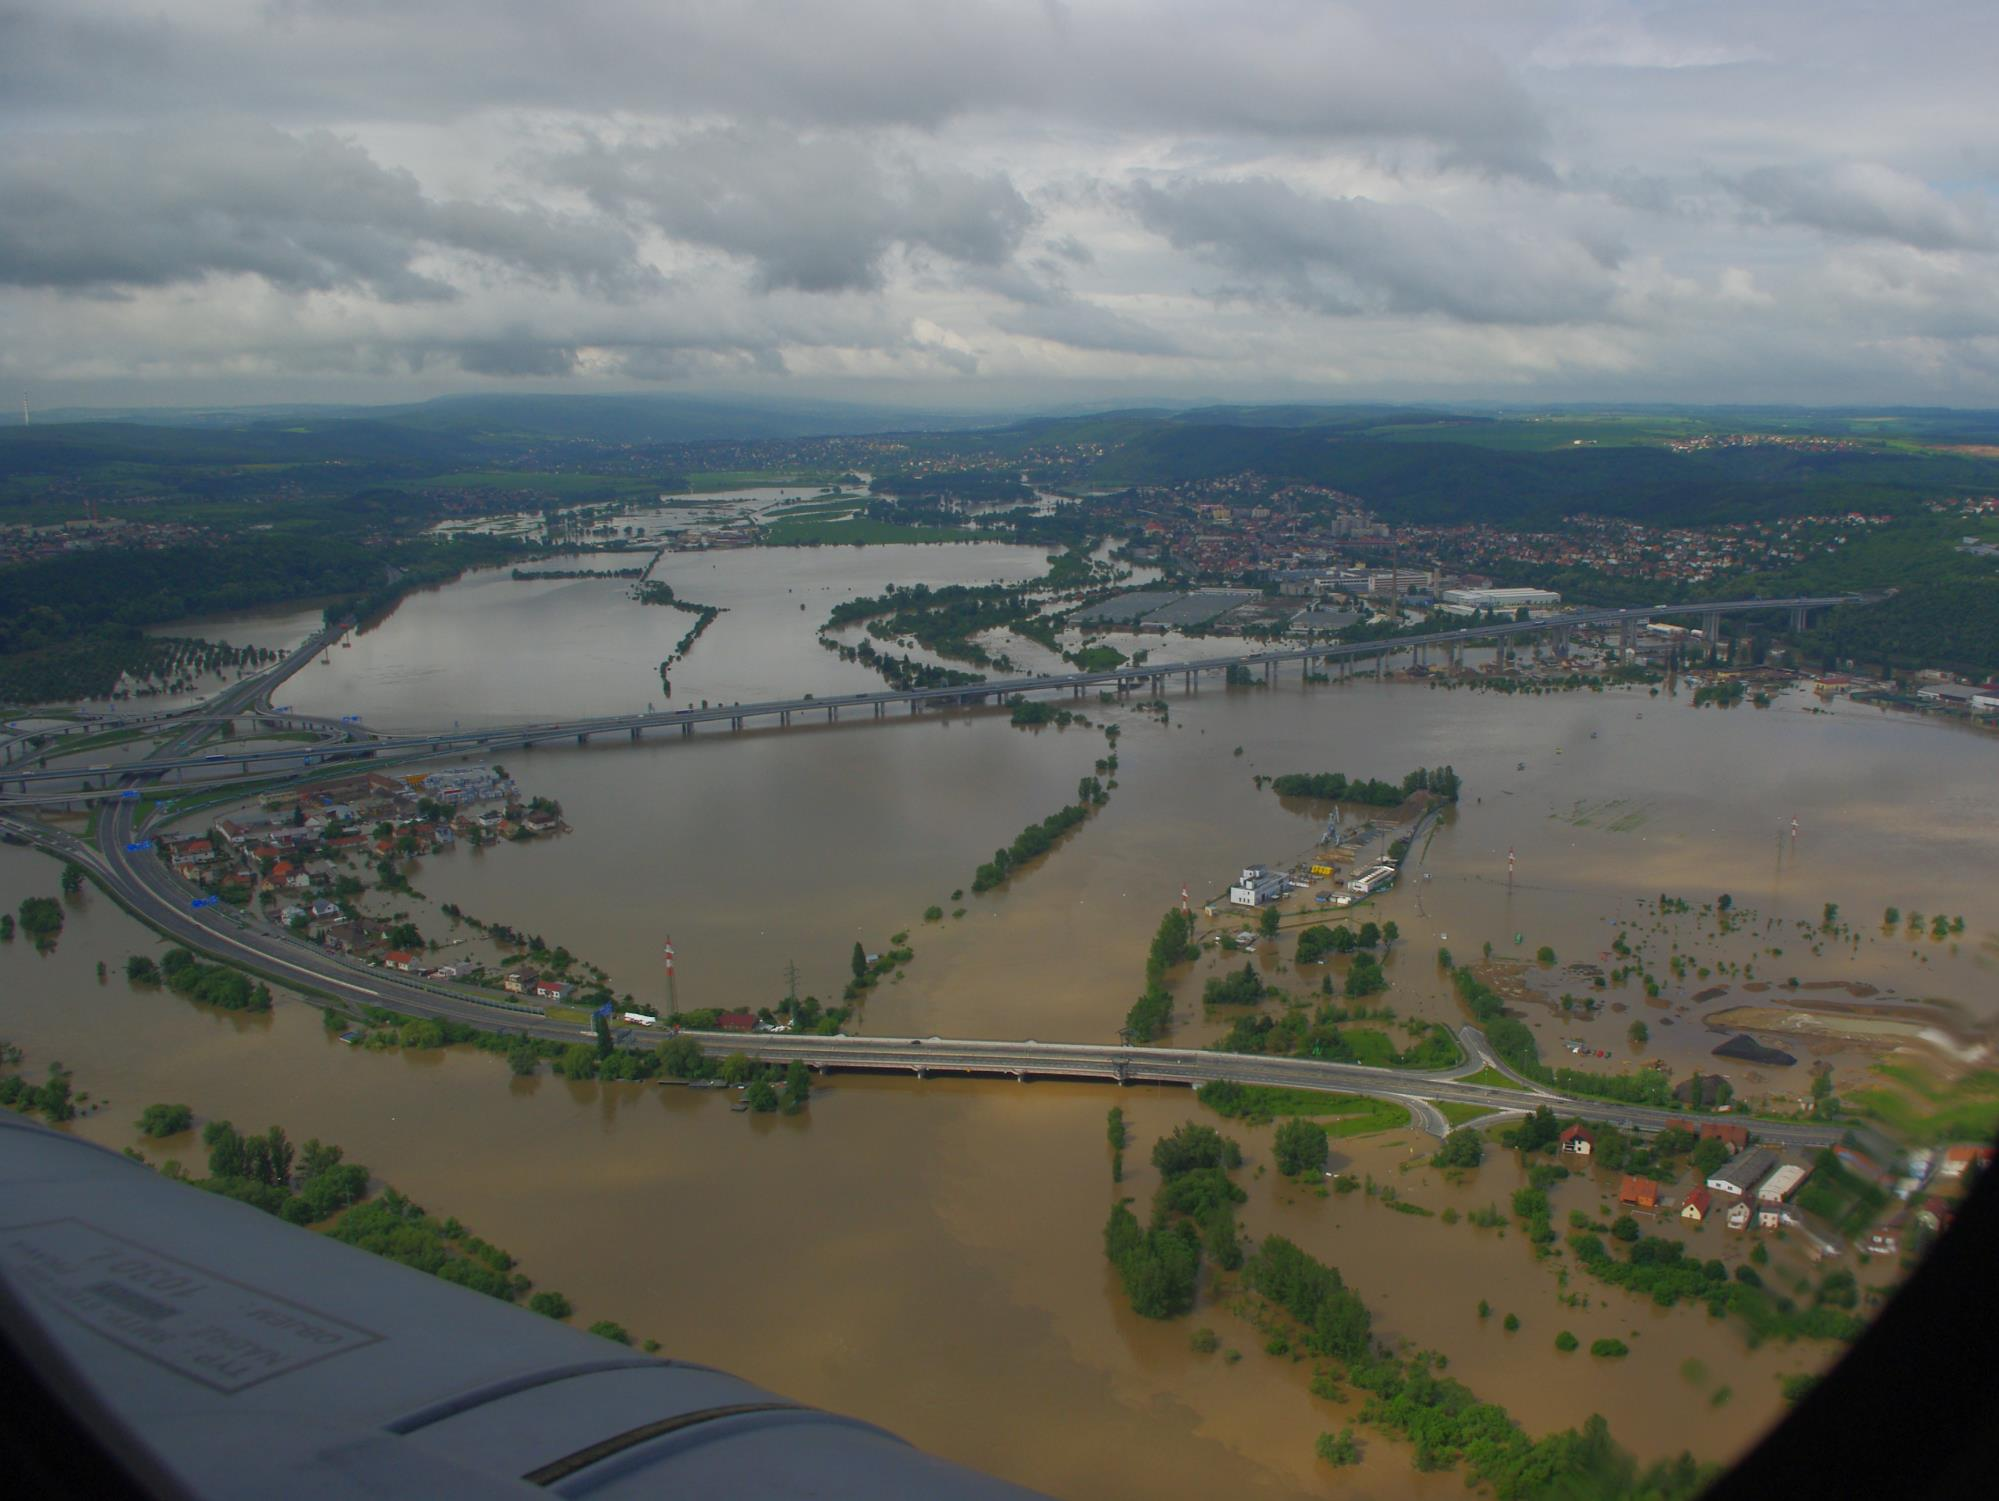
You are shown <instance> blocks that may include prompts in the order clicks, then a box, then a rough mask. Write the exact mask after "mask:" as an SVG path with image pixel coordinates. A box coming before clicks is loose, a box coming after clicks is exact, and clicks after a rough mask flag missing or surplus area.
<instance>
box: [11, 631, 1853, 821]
mask: <svg viewBox="0 0 1999 1501" xmlns="http://www.w3.org/2000/svg"><path fill="white" fill-rule="evenodd" d="M1864 602H1865V598H1864V596H1861V595H1853V594H1842V595H1811V596H1805V595H1798V596H1787V597H1785V598H1781V599H1734V600H1709V601H1704V602H1702V603H1700V604H1688V605H1654V606H1651V607H1649V608H1642V609H1640V608H1632V609H1607V610H1577V611H1570V612H1568V613H1566V614H1561V615H1550V616H1545V617H1543V618H1542V619H1539V620H1505V621H1490V622H1477V623H1474V624H1472V625H1468V626H1465V627H1462V628H1459V629H1456V630H1445V631H1432V632H1426V633H1424V634H1421V635H1416V636H1396V637H1387V638H1383V639H1381V640H1378V641H1356V642H1341V643H1327V644H1313V645H1306V646H1300V647H1286V648H1281V649H1277V650H1271V651H1255V652H1236V653H1232V654H1229V655H1226V656H1214V657H1201V658H1191V659H1187V660H1184V661H1177V662H1146V663H1144V664H1143V665H1141V666H1132V665H1129V664H1128V665H1126V666H1124V667H1121V668H1116V669H1113V670H1111V671H1108V672H1061V673H1044V674H1039V675H1035V676H1029V677H1016V678H1003V679H999V680H995V681H990V682H984V683H975V684H970V685H966V686H960V687H949V688H890V689H883V690H880V691H877V692H872V693H850V694H843V695H839V696H836V697H831V698H821V697H817V696H815V695H812V694H806V695H804V696H802V697H798V698H788V699H771V700H766V701H763V702H760V703H749V704H742V703H736V704H703V705H701V706H699V707H694V708H685V709H665V710H658V711H653V710H648V711H646V712H644V713H634V714H608V715H598V716H594V717H590V718H583V719H572V720H561V721H551V722H546V723H537V724H514V725H498V726H488V727H485V728H476V727H475V728H472V729H452V730H437V731H428V732H417V733H407V734H386V733H380V732H375V731H371V730H368V729H367V728H366V727H365V726H361V725H359V724H358V722H354V721H339V722H335V721H330V720H327V719H325V718H311V717H307V716H299V715H289V714H287V713H281V712H279V711H277V710H272V709H269V708H268V707H267V705H268V695H269V693H270V692H271V690H272V689H273V688H275V687H276V685H277V684H278V683H281V682H283V681H284V679H285V678H286V677H288V676H289V675H290V674H291V673H292V672H294V671H296V670H297V668H298V667H299V666H301V665H303V663H304V662H305V661H307V660H310V658H311V656H312V654H313V652H314V651H316V650H318V649H319V642H318V641H317V639H315V640H314V641H313V642H309V643H308V644H307V646H306V647H304V648H301V650H300V651H298V652H294V653H293V654H292V656H291V657H289V658H287V659H286V660H285V661H284V662H282V663H280V664H279V665H278V666H277V667H275V668H273V669H271V671H270V672H268V673H266V674H264V675H262V676H260V677H258V678H248V679H245V680H244V682H243V683H242V684H238V685H235V686H234V687H232V689H231V690H230V694H229V695H227V696H226V697H229V698H232V699H236V700H238V701H239V702H240V703H243V704H255V705H263V706H264V707H259V708H258V715H259V718H260V720H261V721H262V722H263V723H264V724H265V726H266V727H268V728H271V729H278V730H283V729H286V728H291V727H294V726H298V727H308V728H312V729H315V730H318V731H320V732H321V733H322V735H323V736H324V737H325V738H323V739H322V740H321V741H319V742H317V743H312V744H303V743H300V744H290V745H283V746H261V747H254V748H253V747H249V746H245V747H243V748H241V749H240V750H233V751H218V750H215V749H213V748H209V749H206V750H201V749H197V748H195V747H194V746H193V745H192V744H190V745H187V746H184V747H180V748H178V749H170V750H168V751H163V752H161V753H159V754H156V755H153V756H149V757H147V758H145V759H143V760H137V761H129V762H126V763H124V764H122V765H117V766H111V767H107V768H105V770H104V771H103V772H102V773H99V774H98V775H99V780H100V784H101V785H100V787H99V788H97V789H95V790H97V791H100V792H101V791H103V790H105V789H106V788H107V787H108V785H109V784H110V782H111V781H112V780H114V779H119V780H122V779H126V778H156V777H161V776H168V775H172V776H176V777H184V776H185V775H186V773H188V772H189V771H195V772H204V771H206V772H216V771H218V770H226V769H228V768H234V769H235V770H236V772H237V774H238V775H243V776H248V775H250V774H252V773H253V772H255V771H267V772H292V771H297V770H299V769H301V768H304V767H317V766H323V765H326V764H329V763H333V762H337V761H343V760H353V759H367V758H375V757H406V756H424V755H456V754H463V753H472V754H481V753H487V752H495V751H502V750H513V749H517V748H521V747H526V746H536V745H553V744H560V743H563V742H569V741H573V742H575V743H577V744H587V743H588V742H589V741H591V740H592V739H595V738H598V737H601V736H617V735H624V736H626V737H628V738H629V739H631V740H634V741H636V740H640V739H643V738H644V737H645V736H646V735H647V734H648V733H677V734H679V735H682V736H691V735H693V734H695V733H696V732H697V730H699V729H701V728H703V727H708V728H723V727H726V728H727V729H730V730H742V729H744V728H746V727H748V726H749V725H751V724H752V723H753V722H762V723H765V724H769V723H772V722H775V723H776V724H777V725H779V726H789V725H791V724H792V723H793V722H794V721H795V720H799V721H809V720H818V719H820V718H822V717H823V719H824V720H825V721H826V722H829V723H830V722H838V721H839V720H840V718H841V716H842V715H847V716H851V717H862V716H865V717H867V718H869V719H876V720H879V719H886V718H888V717H890V715H891V713H892V712H894V711H897V710H900V711H902V712H903V713H905V714H910V715H914V714H921V713H923V712H924V711H925V710H929V709H949V708H962V707H966V706H973V705H981V704H998V703H1007V702H1010V701H1012V700H1014V699H1017V698H1018V699H1027V698H1033V697H1045V696H1051V695H1052V696H1059V695H1062V694H1068V695H1069V696H1070V697H1072V698H1077V699H1080V698H1082V697H1083V696H1084V695H1085V694H1086V693H1088V692H1090V691H1091V690H1092V689H1095V690H1097V691H1100V692H1102V691H1109V692H1115V693H1117V694H1119V695H1126V694H1130V693H1134V692H1145V693H1149V694H1151V695H1152V696H1154V697H1158V696H1160V695H1162V694H1164V693H1165V692H1166V691H1167V688H1168V686H1169V685H1171V684H1174V683H1176V682H1177V683H1178V684H1179V685H1180V686H1182V687H1183V688H1184V690H1185V691H1187V692H1190V693H1191V692H1193V691H1195V689H1196V688H1197V687H1198V685H1199V683H1200V681H1201V680H1202V679H1203V678H1204V677H1209V676H1215V675H1220V676H1223V677H1226V676H1227V674H1228V673H1229V672H1230V671H1231V670H1232V669H1235V670H1240V671H1244V672H1255V673H1260V674H1261V675H1262V677H1263V680H1264V681H1265V682H1266V683H1274V682H1276V680H1277V676H1278V673H1279V671H1280V670H1281V669H1283V668H1285V667H1291V666H1295V667H1298V668H1299V669H1300V671H1301V673H1303V674H1305V675H1307V676H1309V675H1311V674H1313V673H1314V672H1317V671H1322V670H1323V671H1329V672H1338V673H1340V674H1342V675H1347V674H1351V673H1353V672H1354V671H1355V670H1356V669H1357V668H1358V669H1359V670H1361V671H1363V672H1364V671H1365V670H1366V669H1367V668H1368V667H1369V666H1372V668H1373V670H1374V671H1375V673H1376V674H1377V675H1382V674H1385V673H1386V671H1387V663H1388V659H1389V658H1390V657H1393V656H1400V655H1403V654H1405V653H1407V654H1409V655H1410V656H1412V657H1413V659H1414V660H1415V662H1416V663H1417V664H1418V665H1422V664H1425V663H1427V662H1428V661H1430V660H1431V659H1432V658H1433V656H1441V657H1442V658H1444V659H1446V660H1449V661H1452V662H1457V661H1461V660H1462V655H1463V652H1464V650H1465V648H1466V647H1467V646H1470V645H1474V644H1477V643H1482V642H1496V643H1498V644H1499V645H1500V646H1502V647H1505V646H1508V645H1510V644H1512V643H1514V642H1516V641H1523V640H1532V639H1537V638H1540V637H1547V638H1548V639H1549V640H1550V642H1551V644H1552V645H1553V648H1554V651H1555V653H1556V655H1557V656H1558V657H1559V656H1564V655H1566V654H1567V652H1568V649H1569V643H1570V640H1571V638H1572V637H1573V636H1574V635H1575V633H1576V632H1578V631H1601V632H1606V633H1608V632H1610V631H1616V632H1617V633H1618V638H1619V641H1620V643H1621V644H1622V645H1625V646H1628V645H1629V644H1630V642H1631V640H1632V639H1633V637H1634V635H1635V633H1636V632H1637V631H1638V630H1639V629H1640V628H1642V627H1643V626H1644V625H1646V624H1647V623H1649V622H1650V621H1652V620H1654V619H1656V618H1659V617H1663V616H1681V617H1693V618H1697V619H1699V620H1700V621H1701V622H1702V628H1703V629H1704V630H1705V631H1706V632H1707V633H1708V634H1707V639H1709V640H1712V639H1714V632H1715V631H1717V630H1718V629H1719V625H1720V621H1721V619H1722V617H1724V616H1729V615H1741V614H1747V613H1751V612H1760V611H1778V612H1782V613H1784V614H1786V615H1787V616H1788V617H1789V620H1790V624H1791V625H1792V627H1793V628H1794V629H1800V628H1802V627H1803V626H1804V624H1805V623H1806V622H1807V621H1808V620H1809V618H1810V616H1811V614H1812V612H1814V611H1816V610H1825V609H1830V608H1832V607H1834V606H1836V605H1842V604H1857V603H1864ZM237 706H238V704H237V703H224V702H221V701H218V702H217V703H215V704H211V705H208V706H206V707H205V709H204V710H203V716H204V717H207V718H211V719H212V718H213V717H215V716H216V715H217V714H218V713H220V712H225V711H226V710H228V709H232V708H234V707H237ZM134 722H135V723H139V724H155V723H160V722H161V720H160V716H156V715H147V716H140V717H139V718H138V719H137V720H135V721H134ZM189 722H190V723H191V722H192V720H191V719H190V721H189ZM95 723H97V724H98V725H100V726H102V727H103V728H105V729H111V728H116V727H119V725H120V724H122V723H123V722H122V721H117V720H109V719H106V720H100V721H96V722H95ZM10 749H12V748H11V747H10ZM84 775H86V769H85V768H80V767H76V766H67V767H64V766H56V767H44V766H33V765H30V764H28V759H27V756H26V755H25V754H23V755H22V756H20V757H18V758H17V759H16V760H15V762H14V763H13V765H11V766H10V767H9V768H8V769H7V770H6V771H5V772H4V775H0V793H4V792H5V791H7V790H9V789H11V790H12V791H14V792H16V793H18V794H22V795H26V794H28V793H30V792H31V791H33V790H34V789H35V788H36V787H38V786H56V785H59V784H60V785H65V786H67V787H74V786H75V785H76V783H77V782H78V780H79V777H80V776H84ZM89 790H90V789H86V791H85V793H80V794H79V795H87V792H88V791H89Z"/></svg>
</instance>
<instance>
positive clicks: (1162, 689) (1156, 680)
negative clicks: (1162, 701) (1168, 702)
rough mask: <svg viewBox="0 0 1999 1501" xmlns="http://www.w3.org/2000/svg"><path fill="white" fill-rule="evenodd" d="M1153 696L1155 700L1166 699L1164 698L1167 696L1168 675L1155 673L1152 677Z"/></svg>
mask: <svg viewBox="0 0 1999 1501" xmlns="http://www.w3.org/2000/svg"><path fill="white" fill-rule="evenodd" d="M1152 696H1153V697H1154V698H1164V697H1165V696H1166V674H1165V673H1163V672H1155V673H1154V674H1153V675H1152Z"/></svg>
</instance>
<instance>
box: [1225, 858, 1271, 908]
mask: <svg viewBox="0 0 1999 1501" xmlns="http://www.w3.org/2000/svg"><path fill="white" fill-rule="evenodd" d="M1283 895H1284V877H1282V876H1273V875H1272V874H1271V873H1270V872H1269V871H1267V870H1265V869H1264V868H1263V867H1262V866H1261V865H1245V866H1244V867H1243V868H1242V878H1241V879H1240V880H1238V881H1237V882H1236V883H1235V885H1233V886H1231V887H1229V900H1230V901H1231V902H1234V903H1235V904H1236V905H1237V906H1238V907H1262V906H1266V905H1268V904H1269V903H1271V902H1274V901H1276V900H1277V899H1278V898H1279V897H1281V896H1283Z"/></svg>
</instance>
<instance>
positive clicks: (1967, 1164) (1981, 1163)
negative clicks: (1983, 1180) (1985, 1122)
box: [1937, 1146, 1992, 1180]
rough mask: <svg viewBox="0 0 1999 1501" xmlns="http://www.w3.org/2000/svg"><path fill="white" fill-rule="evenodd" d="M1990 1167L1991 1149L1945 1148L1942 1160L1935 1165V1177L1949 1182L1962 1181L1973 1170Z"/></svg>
mask: <svg viewBox="0 0 1999 1501" xmlns="http://www.w3.org/2000/svg"><path fill="white" fill-rule="evenodd" d="M1991 1165H1992V1148H1991V1147H1987V1146H1955V1147H1945V1148H1944V1149H1943V1160H1942V1161H1941V1162H1939V1163H1938V1164H1937V1177H1939V1178H1944V1179H1951V1180H1957V1179H1962V1178H1963V1177H1964V1176H1965V1175H1966V1174H1967V1173H1969V1172H1971V1171H1972V1169H1973V1168H1977V1169H1979V1170H1980V1171H1983V1170H1984V1169H1985V1168H1988V1167H1990V1166H1991Z"/></svg>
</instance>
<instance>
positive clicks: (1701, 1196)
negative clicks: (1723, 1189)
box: [1680, 1188, 1714, 1225]
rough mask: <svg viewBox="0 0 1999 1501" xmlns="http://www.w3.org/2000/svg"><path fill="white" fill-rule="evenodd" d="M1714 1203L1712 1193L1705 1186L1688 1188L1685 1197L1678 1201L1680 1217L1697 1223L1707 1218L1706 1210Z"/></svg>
mask: <svg viewBox="0 0 1999 1501" xmlns="http://www.w3.org/2000/svg"><path fill="white" fill-rule="evenodd" d="M1713 1205H1714V1195H1713V1194H1712V1193H1711V1192H1709V1191H1708V1190H1707V1189H1705V1188H1690V1189H1688V1190H1687V1196H1686V1198H1684V1199H1682V1200H1681V1201H1680V1218H1681V1219H1683V1220H1692V1221H1693V1222H1694V1223H1695V1224H1697V1225H1698V1224H1699V1223H1700V1222H1701V1221H1702V1220H1704V1219H1706V1218H1707V1212H1708V1210H1709V1209H1710V1208H1712V1207H1713Z"/></svg>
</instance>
